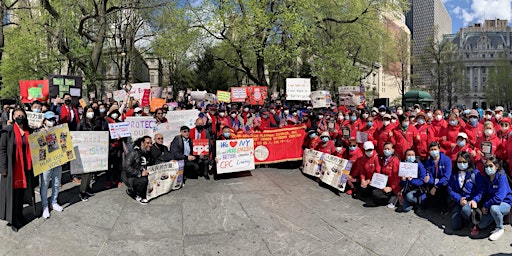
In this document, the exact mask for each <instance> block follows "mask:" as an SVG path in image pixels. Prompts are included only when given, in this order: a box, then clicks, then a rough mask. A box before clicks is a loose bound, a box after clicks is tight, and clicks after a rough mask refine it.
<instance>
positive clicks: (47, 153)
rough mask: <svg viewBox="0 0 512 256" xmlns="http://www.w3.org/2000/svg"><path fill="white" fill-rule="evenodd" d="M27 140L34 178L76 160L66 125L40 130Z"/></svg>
mask: <svg viewBox="0 0 512 256" xmlns="http://www.w3.org/2000/svg"><path fill="white" fill-rule="evenodd" d="M28 140H29V143H30V154H31V155H32V167H33V169H34V176H37V175H39V174H41V173H43V172H45V171H48V170H50V169H52V168H55V167H57V166H61V165H63V164H65V163H67V162H69V161H71V160H75V159H76V157H75V152H74V150H73V143H72V142H71V135H70V133H69V128H68V125H67V124H62V125H59V126H55V127H52V128H50V129H41V130H40V131H38V132H35V133H33V134H30V135H29V136H28Z"/></svg>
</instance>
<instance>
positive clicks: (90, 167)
mask: <svg viewBox="0 0 512 256" xmlns="http://www.w3.org/2000/svg"><path fill="white" fill-rule="evenodd" d="M71 141H72V142H73V146H74V148H75V156H76V159H75V160H73V161H71V163H70V170H71V174H80V173H88V172H96V171H103V170H107V169H108V132H107V131H94V132H89V131H80V132H73V131H72V132H71Z"/></svg>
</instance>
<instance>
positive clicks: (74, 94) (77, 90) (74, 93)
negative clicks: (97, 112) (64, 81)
mask: <svg viewBox="0 0 512 256" xmlns="http://www.w3.org/2000/svg"><path fill="white" fill-rule="evenodd" d="M69 94H71V96H72V97H82V89H80V88H69Z"/></svg>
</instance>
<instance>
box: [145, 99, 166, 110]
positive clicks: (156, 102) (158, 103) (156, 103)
mask: <svg viewBox="0 0 512 256" xmlns="http://www.w3.org/2000/svg"><path fill="white" fill-rule="evenodd" d="M165 104H166V101H165V99H160V98H152V99H151V104H150V105H149V106H150V108H151V112H156V110H157V109H159V108H161V107H162V106H163V105H165Z"/></svg>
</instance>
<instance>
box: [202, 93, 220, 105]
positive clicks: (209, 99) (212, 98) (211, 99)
mask: <svg viewBox="0 0 512 256" xmlns="http://www.w3.org/2000/svg"><path fill="white" fill-rule="evenodd" d="M215 103H217V96H216V95H215V94H213V93H207V94H206V95H205V96H204V104H205V106H206V105H208V104H215Z"/></svg>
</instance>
